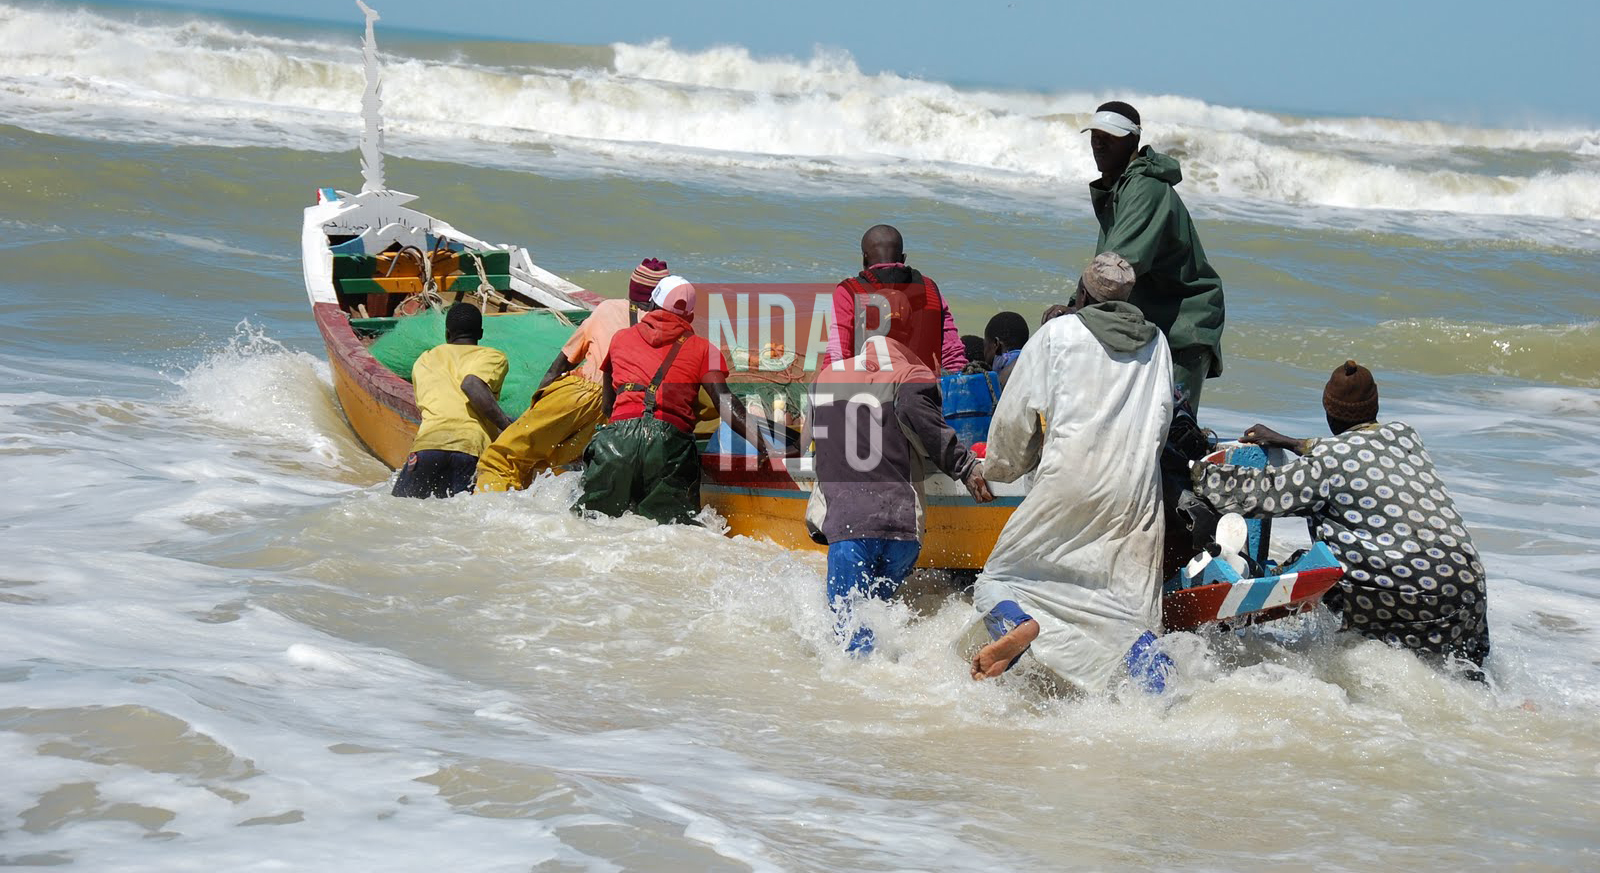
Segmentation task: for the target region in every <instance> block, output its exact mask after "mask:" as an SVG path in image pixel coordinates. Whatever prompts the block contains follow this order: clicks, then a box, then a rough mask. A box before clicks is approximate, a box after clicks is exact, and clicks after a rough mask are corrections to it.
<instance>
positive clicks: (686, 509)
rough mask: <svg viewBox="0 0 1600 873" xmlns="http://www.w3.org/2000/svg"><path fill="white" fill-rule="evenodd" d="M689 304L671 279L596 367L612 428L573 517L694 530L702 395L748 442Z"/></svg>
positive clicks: (604, 433) (739, 410) (691, 291)
mask: <svg viewBox="0 0 1600 873" xmlns="http://www.w3.org/2000/svg"><path fill="white" fill-rule="evenodd" d="M695 296H696V295H695V288H694V286H693V285H691V284H689V282H688V280H686V279H684V278H683V277H682V276H668V277H666V278H665V279H662V280H661V282H660V284H658V285H657V286H656V289H655V292H654V293H653V294H652V295H651V302H652V303H654V304H655V308H654V309H653V310H651V311H650V312H648V313H646V314H645V315H644V317H643V318H641V319H639V323H638V324H635V325H633V326H632V327H629V328H626V329H624V330H621V331H618V332H617V334H616V335H615V336H614V337H612V339H611V348H610V349H609V350H607V352H606V355H605V359H604V360H603V361H602V362H601V364H600V375H601V380H600V384H601V390H602V395H601V403H602V409H603V411H604V413H605V417H606V419H607V421H609V424H606V425H603V426H601V427H600V428H599V429H598V430H596V431H595V435H594V439H593V440H591V441H590V442H589V447H588V448H587V449H586V450H585V451H584V453H583V464H584V468H583V494H582V496H581V497H579V498H578V502H577V504H576V505H575V506H574V507H573V508H574V509H578V510H593V511H596V512H600V513H604V514H605V515H611V516H618V515H622V514H623V513H624V512H636V513H638V514H639V515H642V516H645V517H646V518H649V519H652V520H654V521H657V522H660V523H662V524H686V523H690V522H692V521H693V520H694V517H695V516H696V515H697V514H699V512H700V450H699V447H698V446H696V445H695V441H694V424H695V420H696V416H695V401H696V398H698V397H699V394H700V389H701V388H704V389H705V390H706V393H707V394H709V395H710V396H711V400H712V402H713V403H714V404H716V407H717V409H718V410H719V411H720V413H721V415H722V418H723V420H724V421H726V422H727V423H728V425H729V426H730V427H732V428H733V429H734V430H735V432H737V433H741V434H750V433H751V431H750V429H749V427H748V426H747V424H746V422H745V409H744V404H743V403H742V402H740V400H739V398H738V397H736V396H734V395H733V393H732V392H730V391H729V390H728V381H727V379H728V365H727V364H726V363H725V362H724V360H723V357H722V351H721V350H720V349H718V348H717V347H716V346H715V345H713V344H712V343H710V342H709V341H707V340H706V339H705V338H704V337H701V336H698V335H696V334H695V332H694V325H693V324H692V323H691V322H690V319H691V318H692V317H693V316H694V310H695ZM752 435H753V436H754V438H755V439H754V442H755V445H756V448H757V449H758V450H760V451H761V452H763V453H765V454H767V455H769V456H774V455H775V456H776V457H780V458H781V457H782V453H777V452H774V451H773V449H772V447H771V445H770V444H769V443H768V442H767V439H766V437H765V435H763V434H759V433H757V434H752Z"/></svg>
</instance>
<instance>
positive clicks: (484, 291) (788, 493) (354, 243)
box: [301, 6, 1337, 629]
mask: <svg viewBox="0 0 1600 873" xmlns="http://www.w3.org/2000/svg"><path fill="white" fill-rule="evenodd" d="M363 9H364V10H366V12H367V15H368V20H367V41H366V46H365V49H366V52H365V53H366V58H367V78H368V85H367V95H366V99H365V101H364V103H363V115H364V117H365V121H366V131H365V133H364V135H363V138H362V144H361V152H362V164H363V167H362V172H363V176H364V184H363V186H362V190H360V191H359V192H356V193H349V192H345V191H339V190H335V189H333V188H319V189H317V192H316V202H315V204H314V205H313V206H311V207H309V208H307V209H306V210H305V213H304V218H303V222H302V232H301V254H302V263H303V270H304V280H305V288H306V294H307V297H308V299H309V302H310V304H311V311H312V317H313V318H314V319H315V320H316V324H317V328H318V330H319V331H320V332H321V334H322V338H323V342H324V344H325V345H326V347H327V352H328V361H329V364H330V365H331V368H332V372H333V384H334V390H335V393H336V394H337V396H338V399H339V403H340V405H341V407H342V408H343V410H344V414H345V417H346V418H347V419H348V420H349V423H350V426H351V428H352V430H353V431H354V432H355V434H356V436H357V437H358V438H359V439H360V440H361V441H362V443H364V444H365V445H366V446H367V448H368V449H370V450H371V451H372V453H373V454H374V455H376V456H377V457H378V458H379V459H380V460H382V461H383V462H384V463H385V464H388V465H389V466H390V467H391V468H395V467H399V466H400V465H401V464H402V463H403V462H404V461H405V459H406V456H407V454H408V453H409V452H410V450H411V444H412V441H413V439H414V438H415V436H416V430H417V425H418V423H419V419H420V416H419V413H418V410H417V405H416V395H415V393H414V391H413V389H412V386H411V383H410V382H408V381H406V379H404V378H402V376H401V375H400V374H399V373H397V372H395V371H394V370H392V369H390V368H389V367H387V366H385V365H384V364H383V363H380V361H379V360H378V359H377V358H376V357H374V355H373V353H372V346H373V344H374V342H376V341H377V340H379V339H380V338H382V337H383V336H384V335H385V334H386V333H387V332H389V331H390V330H393V329H394V328H395V327H396V325H397V324H398V323H399V321H400V320H401V319H402V318H405V317H407V315H408V313H415V312H418V311H421V310H423V309H424V308H426V307H427V306H429V305H433V306H442V305H446V304H450V303H453V302H459V301H471V302H474V303H476V304H477V305H479V306H480V307H481V308H482V309H483V310H484V313H485V316H486V325H487V324H488V323H489V322H488V320H493V319H535V320H544V321H548V322H550V323H551V324H552V325H557V326H556V327H554V328H553V330H552V333H551V336H553V337H554V339H553V340H552V344H551V345H550V346H549V347H548V348H544V349H542V350H541V352H542V353H543V354H544V360H545V361H548V360H550V359H551V358H553V356H554V354H555V352H556V350H557V349H558V348H559V345H560V342H561V341H563V340H564V339H565V337H566V336H568V335H570V332H571V330H572V329H573V325H574V324H576V323H578V322H581V321H582V320H583V318H585V317H586V316H587V315H588V313H589V312H590V311H591V310H592V309H593V307H594V306H595V305H596V304H598V303H599V302H600V301H601V300H603V299H604V298H602V297H601V296H600V295H597V294H595V293H593V292H591V291H588V290H586V289H584V288H581V287H579V286H577V285H575V284H573V283H571V282H569V281H567V280H565V279H563V278H561V277H560V276H557V275H555V274H554V273H551V272H549V271H548V270H545V269H543V268H541V267H539V266H538V264H536V263H535V262H534V260H533V257H532V255H531V254H530V253H529V252H528V250H527V249H525V248H522V247H520V246H516V245H507V244H498V243H491V242H487V241H484V240H482V239H479V238H477V237H474V236H471V235H469V234H467V233H464V232H462V231H460V230H457V229H456V228H455V227H453V226H451V225H450V224H448V223H447V222H444V221H441V220H439V219H437V218H434V217H433V216H431V215H428V214H427V213H425V212H422V211H419V210H416V209H413V208H411V207H410V206H409V205H408V204H410V203H412V202H413V201H414V200H415V199H416V198H415V197H414V196H413V195H410V194H405V193H402V192H399V191H393V190H390V189H389V188H388V187H387V186H386V184H385V182H384V178H383V154H382V125H381V121H380V117H379V108H380V107H379V100H378V93H379V92H378V84H377V83H378V71H377V63H376V47H375V42H374V38H373V32H372V23H373V21H374V20H376V14H375V13H373V12H372V11H371V10H370V9H366V7H365V6H363ZM563 330H564V332H563ZM541 371H542V365H541ZM508 411H510V410H508ZM702 448H703V453H702V463H703V466H704V477H703V485H702V495H703V498H704V499H705V501H706V502H707V503H708V504H709V505H711V506H712V507H714V508H715V509H716V510H717V512H718V513H719V514H720V515H721V516H722V517H723V518H724V519H725V520H726V522H727V525H728V529H729V532H730V533H731V534H734V535H742V536H749V537H753V538H758V539H766V540H771V541H772V542H774V543H777V544H779V545H782V546H785V547H788V548H794V549H821V548H822V547H820V546H818V545H816V544H815V543H813V542H812V541H811V539H810V538H809V537H808V536H807V534H806V529H805V525H804V515H805V506H806V501H807V498H808V497H809V495H810V489H811V487H812V484H813V482H814V479H813V478H812V477H811V475H810V473H809V464H808V462H807V461H806V459H803V458H790V459H788V460H787V462H785V463H783V464H780V465H777V466H774V465H773V464H772V463H771V462H770V461H768V460H767V459H765V458H756V457H754V456H751V455H747V454H745V453H743V452H736V451H732V450H726V449H724V447H722V446H721V445H720V444H719V443H718V441H717V440H716V439H715V438H714V437H713V438H711V439H708V440H706V441H704V442H703V443H702ZM924 488H925V493H926V494H927V498H928V512H927V515H926V517H925V518H926V536H925V539H924V545H923V550H922V555H921V559H920V561H919V566H922V567H932V568H943V569H954V570H969V571H970V570H977V569H980V568H981V567H982V566H983V563H984V561H985V560H986V559H987V558H988V555H989V552H990V551H991V550H992V549H993V547H994V544H995V541H996V540H997V539H998V537H999V535H1000V530H1001V528H1002V527H1004V525H1005V523H1006V521H1007V519H1009V518H1010V516H1011V513H1012V511H1013V510H1014V509H1015V508H1016V506H1017V505H1018V504H1019V503H1020V502H1021V500H1022V498H1023V496H1024V495H1025V494H1026V486H1025V485H1024V484H1022V483H1013V484H999V483H996V484H995V485H994V486H993V488H994V491H995V493H996V495H997V499H996V500H995V501H994V502H993V503H990V504H985V505H981V506H980V505H977V504H975V503H973V502H972V500H971V498H970V497H969V496H968V495H967V493H966V489H965V488H964V487H963V486H962V485H961V484H960V483H958V482H955V481H953V480H951V479H950V478H948V477H946V476H943V475H940V474H934V475H932V476H930V477H929V478H928V479H927V481H926V482H925V484H924ZM1334 566H1335V567H1336V566H1337V562H1334ZM1319 569H1322V570H1326V569H1327V568H1319ZM1326 575H1327V574H1326V573H1323V574H1321V575H1314V576H1311V577H1305V578H1306V579H1308V580H1311V581H1309V582H1307V584H1304V585H1299V586H1296V585H1295V584H1294V583H1292V582H1291V584H1290V586H1289V590H1288V594H1290V595H1292V597H1289V598H1288V599H1285V598H1284V597H1283V596H1282V594H1279V595H1273V596H1270V597H1268V596H1264V597H1262V598H1260V599H1259V601H1258V600H1256V599H1250V600H1248V601H1245V600H1241V598H1238V597H1235V598H1234V599H1233V600H1228V598H1227V597H1226V593H1227V592H1225V591H1220V589H1219V590H1218V591H1213V592H1204V591H1200V590H1198V589H1194V588H1190V589H1186V590H1182V591H1175V592H1173V594H1171V595H1169V603H1171V604H1173V605H1172V606H1169V607H1168V608H1169V609H1170V610H1172V612H1171V615H1172V618H1171V619H1169V621H1168V627H1169V629H1179V628H1185V627H1194V626H1198V625H1199V624H1203V623H1206V622H1208V621H1216V620H1218V616H1219V611H1221V612H1224V613H1225V612H1226V609H1228V608H1232V607H1237V606H1238V605H1239V604H1240V603H1242V602H1248V603H1249V604H1251V605H1253V606H1259V607H1260V609H1251V610H1244V611H1242V612H1241V611H1239V610H1237V609H1235V612H1234V613H1226V614H1223V615H1222V617H1223V618H1225V619H1228V620H1230V621H1239V622H1244V621H1247V620H1249V618H1250V616H1251V614H1252V613H1253V612H1259V611H1260V610H1262V609H1272V610H1275V612H1274V613H1273V614H1282V613H1284V612H1287V611H1290V610H1299V609H1303V608H1309V607H1310V606H1311V605H1314V603H1315V601H1316V598H1318V597H1320V596H1321V593H1322V592H1323V591H1326V590H1327V588H1328V587H1329V586H1331V585H1332V584H1333V581H1337V577H1336V576H1335V577H1334V578H1333V581H1328V582H1327V583H1326V585H1322V587H1321V588H1320V589H1316V590H1315V591H1314V592H1313V589H1315V588H1316V585H1318V584H1321V583H1322V581H1323V578H1324V577H1325V576H1326ZM1302 576H1304V574H1302ZM1245 581H1251V580H1245ZM1280 581H1281V580H1280ZM1224 587H1226V586H1224ZM1216 594H1221V595H1222V596H1221V597H1220V598H1218V597H1215V596H1214V595H1216ZM1174 596H1176V597H1177V598H1178V599H1177V600H1173V599H1172V598H1173V597H1174ZM1235 613H1237V614H1235Z"/></svg>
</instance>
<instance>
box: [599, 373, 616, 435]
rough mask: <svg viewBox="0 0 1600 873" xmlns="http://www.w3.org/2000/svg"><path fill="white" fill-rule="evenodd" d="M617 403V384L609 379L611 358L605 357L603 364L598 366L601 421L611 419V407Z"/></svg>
mask: <svg viewBox="0 0 1600 873" xmlns="http://www.w3.org/2000/svg"><path fill="white" fill-rule="evenodd" d="M616 403H617V386H616V383H615V382H613V381H611V360H610V359H609V358H607V359H606V362H605V365H604V366H602V367H601V368H600V417H601V420H603V421H610V420H611V407H613V406H615V405H616Z"/></svg>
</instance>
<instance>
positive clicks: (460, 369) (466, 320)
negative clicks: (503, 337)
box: [394, 303, 511, 497]
mask: <svg viewBox="0 0 1600 873" xmlns="http://www.w3.org/2000/svg"><path fill="white" fill-rule="evenodd" d="M444 338H445V342H444V345H440V346H434V347H433V348H431V349H429V350H427V351H426V352H423V353H422V356H421V357H419V358H417V362H416V364H414V365H413V366H412V368H411V384H412V385H413V386H414V387H415V388H416V391H417V409H418V410H420V411H421V413H422V424H421V426H419V427H418V428H417V439H416V441H415V442H413V443H412V444H411V455H410V457H407V458H406V463H405V466H404V467H401V468H400V477H399V478H398V479H396V480H395V483H394V496H396V497H449V496H451V495H452V494H460V493H461V492H463V491H470V490H472V477H473V474H474V473H475V472H476V471H477V468H478V456H479V455H481V454H483V450H484V447H486V446H488V445H489V440H490V439H491V438H493V436H494V435H496V434H499V433H500V432H501V431H502V430H505V428H506V426H507V425H509V424H511V417H510V416H508V415H506V413H505V410H503V409H501V408H500V401H499V400H498V399H497V398H498V397H499V394H500V386H501V385H502V384H503V383H504V382H505V379H506V366H507V365H506V356H505V353H504V352H501V351H500V350H499V349H491V348H489V347H487V346H480V345H478V340H481V339H483V313H482V312H480V311H479V310H478V307H476V306H473V305H472V304H470V303H457V304H456V305H454V306H452V307H450V311H449V312H448V313H446V314H445V317H444Z"/></svg>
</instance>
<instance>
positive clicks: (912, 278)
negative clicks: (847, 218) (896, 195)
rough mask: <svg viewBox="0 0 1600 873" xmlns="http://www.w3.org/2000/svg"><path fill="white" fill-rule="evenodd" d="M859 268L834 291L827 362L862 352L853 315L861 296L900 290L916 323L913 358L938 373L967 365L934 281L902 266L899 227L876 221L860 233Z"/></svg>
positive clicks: (948, 312)
mask: <svg viewBox="0 0 1600 873" xmlns="http://www.w3.org/2000/svg"><path fill="white" fill-rule="evenodd" d="M861 267H862V270H861V272H860V273H858V274H857V275H855V276H852V277H850V278H848V279H846V280H844V281H843V282H840V283H839V286H838V287H837V288H835V289H833V328H832V330H831V332H830V333H829V337H828V340H829V341H828V360H830V361H840V360H845V359H847V358H853V357H855V356H856V355H857V354H858V353H859V352H860V348H859V346H860V344H861V339H862V337H858V336H857V334H858V333H860V332H862V329H863V325H858V324H857V323H856V317H857V313H858V311H864V309H865V306H863V307H858V306H857V300H858V299H859V298H861V297H864V296H868V295H874V294H886V293H895V292H898V293H900V294H904V295H906V297H907V301H906V302H908V303H909V306H910V309H911V311H912V318H913V320H914V321H915V322H918V324H917V327H918V328H919V329H918V330H916V331H915V333H916V337H917V338H916V339H914V340H913V341H912V343H911V346H912V350H913V352H915V353H916V356H917V357H918V358H919V359H920V360H921V361H922V362H923V363H924V364H926V365H927V366H928V369H930V370H932V371H933V372H934V373H936V374H937V373H939V372H947V373H959V372H961V368H962V367H965V366H966V365H967V351H966V347H965V346H964V345H963V344H962V342H961V332H960V331H958V330H957V329H956V321H955V319H954V318H952V317H951V316H950V305H949V304H948V303H947V302H946V301H945V299H944V295H942V294H940V293H939V286H938V285H936V284H934V281H933V280H932V279H930V278H928V277H927V276H924V275H922V274H921V273H919V272H917V271H916V270H914V269H912V268H911V267H908V266H906V253H905V241H904V240H903V239H902V238H901V236H900V231H898V230H896V229H895V228H893V227H891V226H889V225H887V224H879V225H875V226H874V227H872V228H870V229H869V230H868V231H867V232H866V233H865V234H862V236H861ZM870 326H871V325H870V324H869V325H866V327H870ZM877 332H878V333H883V331H882V330H879V331H877Z"/></svg>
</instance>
